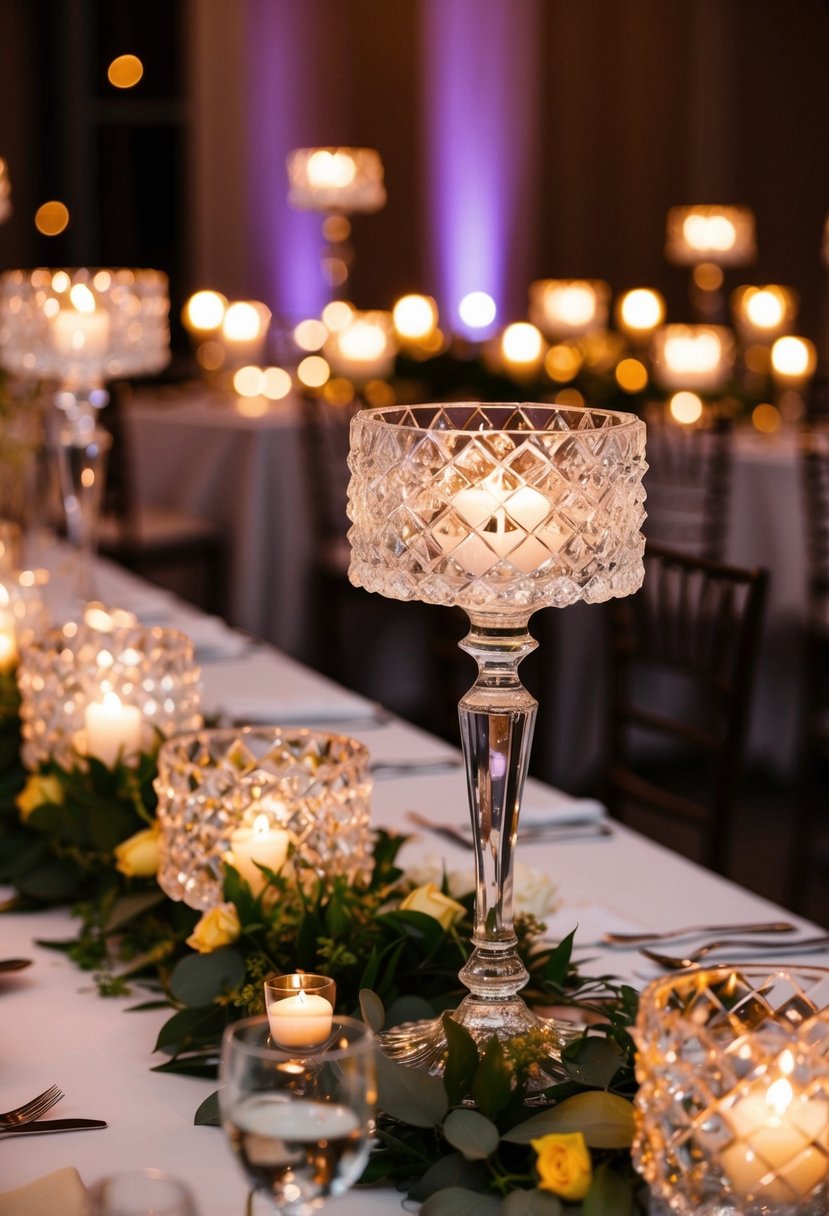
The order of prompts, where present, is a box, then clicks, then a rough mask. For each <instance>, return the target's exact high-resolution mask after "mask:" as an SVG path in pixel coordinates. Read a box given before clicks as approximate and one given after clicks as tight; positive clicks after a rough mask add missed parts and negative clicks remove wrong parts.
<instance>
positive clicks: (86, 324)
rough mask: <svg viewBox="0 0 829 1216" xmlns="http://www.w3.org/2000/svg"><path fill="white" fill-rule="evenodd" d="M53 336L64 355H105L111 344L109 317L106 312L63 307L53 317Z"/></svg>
mask: <svg viewBox="0 0 829 1216" xmlns="http://www.w3.org/2000/svg"><path fill="white" fill-rule="evenodd" d="M52 338H53V341H54V344H55V349H56V350H58V351H60V353H61V354H62V355H69V356H70V357H71V356H74V357H76V358H84V359H88V358H90V357H91V356H100V355H105V354H106V351H107V346H108V344H109V317H108V316H107V314H106V313H105V312H81V311H80V310H79V309H77V308H63V309H61V311H60V312H59V313H56V314H55V316H54V317H53V318H52Z"/></svg>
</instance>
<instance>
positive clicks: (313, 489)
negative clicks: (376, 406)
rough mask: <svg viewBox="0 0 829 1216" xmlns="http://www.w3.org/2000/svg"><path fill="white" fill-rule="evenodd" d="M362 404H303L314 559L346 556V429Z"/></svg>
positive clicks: (308, 401) (317, 400)
mask: <svg viewBox="0 0 829 1216" xmlns="http://www.w3.org/2000/svg"><path fill="white" fill-rule="evenodd" d="M363 404H364V403H363V401H362V400H361V399H360V398H354V399H353V400H352V401H349V402H347V403H346V404H345V405H338V404H334V403H332V402H329V401H326V400H325V399H324V398H322V397H306V398H303V401H302V431H303V447H304V460H305V478H306V483H307V488H308V502H309V507H310V513H311V524H312V531H313V541H314V549H315V557H316V559H317V560H321V559H323V558H324V556H328V557H329V558H330V553H331V551H332V550H335V549H342V550H343V551H344V552H345V553H347V545H346V540H345V538H346V533H347V531H348V516H347V515H346V503H347V500H348V481H349V476H350V474H349V470H348V449H349V430H350V427H351V419H352V418H353V417H354V415H355V414H356V413H357V412H358V410H360V409H362V408H363ZM346 565H347V561H346ZM344 572H345V571H343V573H344Z"/></svg>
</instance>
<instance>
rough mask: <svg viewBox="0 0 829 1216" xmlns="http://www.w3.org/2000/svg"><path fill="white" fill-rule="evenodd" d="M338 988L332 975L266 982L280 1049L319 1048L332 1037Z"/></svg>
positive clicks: (287, 977)
mask: <svg viewBox="0 0 829 1216" xmlns="http://www.w3.org/2000/svg"><path fill="white" fill-rule="evenodd" d="M336 999H337V985H336V984H335V982H334V980H332V979H331V977H330V976H328V975H312V974H311V973H309V972H305V971H297V972H294V973H293V974H292V975H272V976H270V977H269V978H268V979H266V980H265V1009H266V1012H267V1015H268V1024H269V1025H270V1028H271V1038H272V1039H273V1041H274V1043H276V1044H277V1045H278V1046H279V1047H318V1046H319V1045H320V1043H324V1042H326V1040H327V1039H328V1037H329V1035H330V1034H331V1022H332V1019H333V1016H334V1005H335V1003H336Z"/></svg>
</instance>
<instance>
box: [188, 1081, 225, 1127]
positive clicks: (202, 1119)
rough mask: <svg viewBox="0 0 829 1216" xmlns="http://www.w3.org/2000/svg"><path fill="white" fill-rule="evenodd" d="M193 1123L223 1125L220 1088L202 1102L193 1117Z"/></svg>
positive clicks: (210, 1125) (199, 1125)
mask: <svg viewBox="0 0 829 1216" xmlns="http://www.w3.org/2000/svg"><path fill="white" fill-rule="evenodd" d="M193 1123H194V1124H195V1125H196V1127H221V1125H222V1121H221V1119H220V1117H219V1091H218V1089H217V1090H215V1091H214V1092H213V1093H212V1094H210V1096H209V1097H207V1098H205V1100H204V1101H203V1102H202V1104H201V1106H200V1107H199V1109H198V1110H197V1111H196V1113H195V1115H194V1117H193Z"/></svg>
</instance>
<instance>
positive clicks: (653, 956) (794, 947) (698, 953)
mask: <svg viewBox="0 0 829 1216" xmlns="http://www.w3.org/2000/svg"><path fill="white" fill-rule="evenodd" d="M827 946H829V934H824V935H823V936H821V937H802V938H800V939H799V940H798V941H782V942H763V941H758V940H757V939H756V938H746V940H745V941H738V940H737V939H736V938H733V937H732V938H726V939H724V940H723V941H716V942H706V944H705V945H704V946H700V947H699V948H698V949H696V950H692V951H691V952H690V954H688V956H687V957H686V958H675V957H674V956H673V955H671V954H657V952H656V951H655V950H640V951H639V953H640V954H643V955H644V956H645V958H649V959H650V960H651V962H653V963H657V964H658V965H659V966H660V967H664V968H665V969H666V970H667V971H681V970H683V968H685V967H693V966H694V964H695V963H698V962H700V961H701V960H702V959H704V958H705V956H706V955H708V954H712V953H713V952H714V951H715V950H740V951H742V950H752V951H754V950H769V951H771V954H772V957H774V956H775V955H777V954H782V953H784V952H785V953H786V954H796V953H806V954H808V953H809V952H810V951H812V950H818V949H821V950H825V949H826V947H827Z"/></svg>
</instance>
